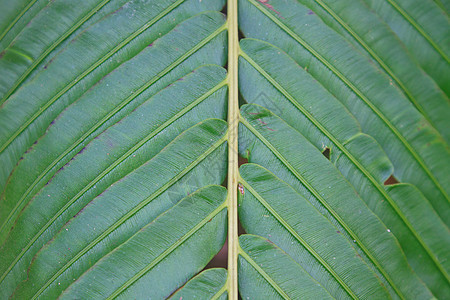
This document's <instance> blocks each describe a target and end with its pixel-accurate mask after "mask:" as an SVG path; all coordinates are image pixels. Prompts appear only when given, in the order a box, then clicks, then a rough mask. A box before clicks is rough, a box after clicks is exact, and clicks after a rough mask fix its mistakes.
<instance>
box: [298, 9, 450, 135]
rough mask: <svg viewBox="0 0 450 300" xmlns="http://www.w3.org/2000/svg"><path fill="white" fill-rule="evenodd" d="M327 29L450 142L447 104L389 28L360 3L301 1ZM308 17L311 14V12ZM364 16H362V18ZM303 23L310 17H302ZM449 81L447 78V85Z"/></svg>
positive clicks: (449, 103) (437, 88)
mask: <svg viewBox="0 0 450 300" xmlns="http://www.w3.org/2000/svg"><path fill="white" fill-rule="evenodd" d="M300 2H301V3H302V4H304V5H306V6H308V7H309V8H311V10H312V11H313V12H314V13H316V14H318V15H319V17H320V18H321V19H322V20H323V21H324V22H325V23H326V24H327V25H328V26H330V27H332V28H333V29H334V30H336V31H337V32H338V33H340V34H341V35H343V36H345V37H346V38H347V40H348V41H350V42H351V43H352V44H353V45H355V46H356V47H358V48H359V49H361V50H362V51H364V52H366V54H367V56H369V57H370V58H371V59H373V60H374V61H375V62H376V63H377V64H378V65H379V66H380V67H381V68H382V69H383V70H384V71H385V72H386V74H388V75H389V76H390V78H391V81H392V83H393V84H396V85H397V86H398V87H399V88H400V89H401V90H402V91H403V93H404V94H405V95H406V96H407V98H408V99H409V100H410V101H411V102H412V103H413V104H414V106H415V107H416V108H417V109H418V110H419V111H420V112H421V113H422V114H423V115H424V116H425V117H426V118H427V120H428V121H429V122H430V123H431V124H432V125H433V126H434V127H435V128H436V129H438V131H439V132H440V134H441V135H442V136H443V137H444V138H445V140H446V141H447V143H450V130H449V128H450V121H449V120H450V102H449V101H448V98H447V96H446V95H445V94H444V93H443V92H442V90H440V88H439V87H438V86H437V85H436V83H435V82H434V81H433V80H432V79H431V78H430V77H429V76H427V75H425V72H423V71H422V70H421V69H420V67H419V66H418V65H417V64H416V62H415V61H414V60H413V58H412V57H411V56H410V55H409V53H408V52H406V51H405V48H404V45H403V44H402V43H401V42H400V40H399V39H398V37H397V36H396V35H395V34H394V33H393V32H392V31H391V30H390V28H389V27H388V26H387V25H386V24H385V23H384V22H383V21H381V20H380V19H379V18H378V17H377V16H376V15H375V14H374V13H373V12H371V11H370V9H369V8H368V7H367V6H365V5H364V4H363V3H362V2H359V1H347V0H345V1H330V0H301V1H300ZM310 14H311V12H310ZM361 16H364V17H361ZM302 19H303V20H305V21H306V22H307V21H308V20H309V19H310V18H309V15H305V16H303V17H302ZM449 71H450V70H449ZM449 80H450V78H448V80H447V82H448V81H449Z"/></svg>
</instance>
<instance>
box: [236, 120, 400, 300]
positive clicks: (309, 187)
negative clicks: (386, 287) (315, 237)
mask: <svg viewBox="0 0 450 300" xmlns="http://www.w3.org/2000/svg"><path fill="white" fill-rule="evenodd" d="M240 121H241V123H242V124H244V126H245V127H247V128H248V129H249V130H250V131H251V132H252V133H253V134H254V135H255V136H256V137H257V138H258V139H259V140H260V141H261V142H262V143H263V144H264V145H265V146H266V147H267V148H268V149H269V150H270V151H271V152H272V153H273V154H274V155H275V157H277V158H278V159H279V160H280V162H281V163H282V164H283V165H284V166H285V167H286V168H287V169H288V170H289V172H291V173H292V175H294V176H295V177H296V178H297V179H298V180H299V181H300V182H301V183H302V184H303V186H304V187H305V188H306V189H307V190H308V191H309V192H310V193H311V194H312V195H313V196H314V197H315V198H316V199H317V200H318V201H319V202H320V203H321V204H322V205H323V206H324V208H325V209H326V210H327V211H328V212H329V213H330V214H331V215H332V216H333V218H335V219H336V221H337V222H338V223H339V224H340V225H341V226H342V227H343V228H344V229H345V230H346V231H347V232H348V234H349V235H350V236H351V237H352V238H353V240H354V241H355V243H356V244H357V245H358V246H359V247H360V248H361V250H362V251H363V252H364V253H365V254H366V255H367V257H368V258H369V259H370V261H371V262H372V263H373V264H374V265H375V267H376V268H377V269H378V270H379V271H380V273H381V274H382V275H383V276H384V277H385V279H386V281H387V282H389V284H390V285H391V286H392V287H393V288H394V290H395V291H396V293H397V294H398V295H399V297H402V294H401V293H400V292H399V291H398V289H397V288H396V286H395V284H394V283H393V282H392V279H391V278H390V276H389V275H388V274H387V273H386V271H385V270H384V268H383V267H382V266H381V265H380V263H379V262H378V260H376V259H375V258H374V257H373V255H372V253H370V252H369V250H368V249H367V248H366V246H365V245H364V244H363V243H362V241H361V240H360V239H359V237H358V236H357V235H356V234H355V233H354V232H353V230H352V229H351V228H350V227H349V226H348V225H347V223H346V222H345V221H344V220H343V219H342V218H341V216H340V215H339V214H338V213H336V211H334V209H333V208H332V207H331V206H330V205H329V204H328V203H327V202H326V200H325V199H324V198H323V197H322V196H321V195H320V193H319V192H318V191H316V189H315V188H314V187H313V186H312V185H311V184H310V183H309V182H308V181H307V180H306V179H305V178H304V177H303V176H302V175H301V174H300V173H299V172H297V170H295V168H294V167H293V166H292V165H291V164H290V163H289V161H288V160H287V159H286V158H285V157H284V156H283V155H282V154H281V153H280V152H279V151H278V150H277V149H276V148H275V147H274V146H273V145H272V144H271V143H270V142H269V141H268V140H267V139H266V138H265V137H264V136H263V135H262V134H261V133H260V132H259V131H258V130H256V129H255V128H254V127H253V126H252V125H251V124H250V123H249V122H248V121H247V120H246V119H244V118H241V120H240ZM403 298H404V297H403Z"/></svg>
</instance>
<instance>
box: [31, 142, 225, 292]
mask: <svg viewBox="0 0 450 300" xmlns="http://www.w3.org/2000/svg"><path fill="white" fill-rule="evenodd" d="M224 141H225V140H224V138H222V139H220V140H219V141H217V142H215V143H214V144H213V145H212V146H211V147H210V148H209V149H208V150H207V151H205V152H204V153H203V154H202V155H200V156H199V157H198V158H197V159H196V160H194V161H193V162H192V163H191V164H189V165H188V166H187V167H186V168H185V169H184V170H183V171H182V172H180V173H178V174H177V175H176V176H174V177H172V178H171V179H170V180H169V181H168V182H167V183H165V184H164V185H163V186H162V187H160V188H159V189H158V190H156V191H155V192H154V193H153V194H152V195H150V196H149V197H148V198H147V199H145V200H143V201H141V202H140V203H139V204H138V205H137V206H136V207H134V208H133V209H132V210H130V211H129V212H128V213H126V214H125V215H123V216H122V217H121V218H120V219H119V220H118V221H117V222H115V223H114V224H113V225H112V226H110V227H109V228H108V229H107V230H105V231H104V232H103V233H102V234H101V235H99V236H98V237H97V238H96V239H95V240H93V241H92V242H91V243H89V244H88V245H87V246H86V247H85V248H83V250H81V251H80V252H79V253H77V255H75V256H74V257H73V258H72V259H71V260H70V261H68V262H67V263H66V264H65V265H64V266H63V267H62V268H61V269H59V270H58V272H56V273H55V274H54V275H53V276H52V277H51V279H50V280H49V281H47V282H46V283H45V284H44V285H43V286H42V287H41V289H40V290H39V291H38V292H37V293H36V294H35V295H34V296H33V298H32V299H36V298H38V297H39V295H40V294H42V292H44V290H45V289H47V287H48V286H50V284H51V283H52V282H54V281H55V280H56V279H57V278H58V277H59V276H60V275H61V274H63V273H64V272H65V271H66V270H67V269H68V268H69V267H70V266H71V265H72V264H74V263H75V262H76V261H77V260H78V259H80V258H81V257H82V256H83V255H84V254H86V253H87V252H88V251H89V250H91V249H92V248H93V247H94V246H95V245H97V244H98V243H99V242H101V241H102V240H103V239H104V238H105V237H107V236H108V235H109V234H111V233H112V232H113V231H114V230H116V229H117V228H119V227H120V226H121V225H122V224H123V223H125V222H126V221H127V220H128V219H129V218H131V217H132V216H133V215H135V214H136V213H137V212H138V211H139V210H141V209H142V208H143V207H145V206H146V205H147V204H148V203H150V202H151V201H152V200H153V199H155V198H156V197H158V196H159V195H161V194H162V193H163V192H164V191H166V190H167V189H168V188H169V187H170V186H172V185H173V184H174V183H176V182H177V181H178V180H179V179H181V178H182V177H183V176H184V175H186V174H187V173H189V171H191V170H192V169H193V168H194V167H195V166H197V165H198V164H199V163H200V162H201V161H203V160H204V159H205V158H206V157H207V156H208V155H209V154H211V153H212V152H213V151H214V150H216V149H217V148H218V147H219V146H220V145H221V144H223V143H224ZM105 255H107V254H104V256H105ZM104 256H103V257H104Z"/></svg>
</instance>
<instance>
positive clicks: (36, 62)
mask: <svg viewBox="0 0 450 300" xmlns="http://www.w3.org/2000/svg"><path fill="white" fill-rule="evenodd" d="M109 1H110V0H103V2H101V3H99V4H98V5H97V6H96V7H94V8H93V9H92V10H91V11H89V12H87V14H86V15H84V16H83V17H82V18H81V19H80V20H79V21H78V22H77V23H76V24H74V25H73V26H72V27H71V28H69V29H68V30H67V31H66V32H65V33H64V34H63V35H61V36H60V37H59V38H58V39H57V40H56V41H55V42H53V44H51V45H50V47H48V48H47V49H46V50H45V51H44V52H43V53H42V54H41V55H40V56H39V57H38V58H37V59H36V60H34V61H33V60H32V62H33V63H32V64H31V65H30V67H28V69H27V70H26V71H25V72H24V73H23V74H22V76H21V77H20V78H19V79H17V81H16V82H15V83H14V85H13V86H12V87H11V88H10V89H9V90H8V92H6V94H5V96H3V99H1V100H0V105H1V104H2V103H3V102H5V101H6V99H8V97H9V96H10V95H11V94H12V93H13V92H14V91H15V90H16V89H17V87H18V86H19V85H20V84H21V83H22V82H23V81H24V80H25V78H27V76H28V75H29V74H30V73H31V71H33V70H34V68H36V66H37V65H39V64H40V63H41V61H42V60H43V59H44V58H45V57H47V55H49V54H50V52H52V51H53V50H54V49H55V48H56V47H57V46H58V45H59V44H60V43H61V42H62V41H64V40H65V39H66V38H67V37H68V36H70V35H71V34H72V33H73V32H74V31H75V30H76V29H77V28H78V27H80V26H81V25H83V23H84V22H86V21H87V20H88V19H89V18H90V17H91V16H92V15H93V14H95V13H96V12H97V11H98V10H100V9H101V8H102V7H103V6H104V5H105V4H106V3H108V2H109Z"/></svg>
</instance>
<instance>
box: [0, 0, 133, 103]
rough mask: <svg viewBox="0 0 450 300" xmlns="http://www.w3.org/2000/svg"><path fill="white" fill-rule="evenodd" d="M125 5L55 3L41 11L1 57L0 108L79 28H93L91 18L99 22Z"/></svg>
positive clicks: (99, 0)
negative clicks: (38, 66)
mask: <svg viewBox="0 0 450 300" xmlns="http://www.w3.org/2000/svg"><path fill="white" fill-rule="evenodd" d="M125 2H126V0H120V1H108V0H88V1H82V2H73V1H70V0H57V1H53V2H51V3H50V4H49V5H48V6H47V7H45V8H44V9H42V10H41V11H40V12H39V13H38V14H37V15H36V16H35V17H34V18H33V19H32V20H31V21H30V23H29V24H28V25H27V26H26V27H25V28H24V29H23V30H22V31H21V32H19V33H18V36H16V37H15V38H14V40H13V41H12V42H11V44H10V45H8V46H7V47H6V49H5V50H4V51H3V52H2V54H1V58H0V104H1V103H3V102H4V101H5V100H6V99H7V98H8V97H9V96H10V95H11V94H12V93H13V92H14V90H16V88H17V87H18V86H20V84H21V83H22V82H23V81H24V80H25V79H26V78H27V76H28V75H29V74H30V73H31V71H33V69H34V68H36V66H37V65H39V64H40V62H41V61H42V60H43V59H44V58H45V57H46V56H47V55H49V54H50V53H51V52H52V51H53V50H54V49H55V48H56V47H57V46H58V45H59V44H61V43H62V42H63V41H64V40H65V39H67V38H68V37H69V36H71V35H72V34H73V33H74V32H75V31H78V29H79V28H80V27H81V26H82V25H89V24H92V21H91V17H92V16H93V15H94V14H96V13H97V12H98V13H99V16H96V18H93V19H94V20H95V19H98V18H100V17H102V16H105V15H106V14H107V13H108V12H112V11H114V10H116V9H118V8H119V7H120V6H122V5H123V4H124V3H125ZM108 3H109V4H110V5H107V4H108ZM105 6H106V7H105ZM104 7H105V9H103V8H104ZM99 10H100V12H99ZM43 28H45V30H42V29H43ZM84 28H86V26H84ZM78 32H79V31H78Z"/></svg>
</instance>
